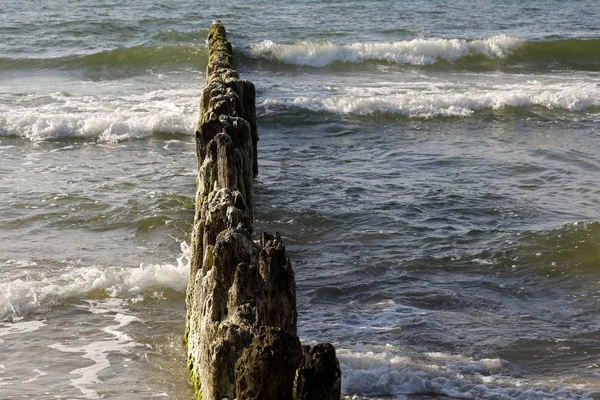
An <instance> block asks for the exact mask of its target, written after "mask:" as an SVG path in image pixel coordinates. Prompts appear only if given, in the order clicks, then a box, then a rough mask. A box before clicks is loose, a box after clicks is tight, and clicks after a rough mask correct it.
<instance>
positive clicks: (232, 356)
mask: <svg viewBox="0 0 600 400" xmlns="http://www.w3.org/2000/svg"><path fill="white" fill-rule="evenodd" d="M208 48H209V62H208V66H207V69H206V87H205V88H204V90H203V92H202V97H201V100H200V120H199V124H198V130H197V132H196V145H197V150H196V152H197V157H198V179H197V193H196V212H195V219H194V227H193V231H192V257H191V271H190V280H189V284H188V289H187V298H186V302H187V320H186V334H185V341H186V345H187V359H188V369H189V377H190V381H191V382H192V383H193V384H194V386H195V388H196V390H197V393H198V397H199V398H202V399H204V400H217V399H218V400H222V399H230V400H233V399H238V400H246V399H254V400H271V399H272V400H286V399H293V400H301V399H302V400H309V399H314V400H329V399H336V400H337V399H339V398H340V386H341V375H340V369H339V363H338V361H337V358H336V356H335V349H334V348H333V346H332V345H330V344H318V345H316V346H314V347H312V348H310V347H308V346H302V345H301V344H300V340H299V339H298V335H297V329H296V323H297V311H296V282H295V279H294V271H293V269H292V265H291V263H290V260H289V258H288V256H287V254H286V251H285V247H284V245H283V242H282V240H281V237H280V236H279V234H275V235H271V234H268V233H264V234H263V235H262V237H261V238H260V240H258V241H254V240H253V239H252V233H253V225H252V223H253V200H252V185H253V179H254V176H255V175H256V174H257V173H258V162H257V146H256V145H257V141H258V135H257V130H256V111H255V93H256V91H255V88H254V85H253V84H252V83H251V82H248V81H246V80H242V79H240V78H239V75H238V73H237V72H236V71H234V70H233V69H232V62H233V52H232V48H231V44H230V43H229V42H228V41H227V39H226V33H225V28H224V27H223V25H222V24H221V23H220V22H219V21H217V22H214V23H213V24H212V25H211V27H210V31H209V35H208Z"/></svg>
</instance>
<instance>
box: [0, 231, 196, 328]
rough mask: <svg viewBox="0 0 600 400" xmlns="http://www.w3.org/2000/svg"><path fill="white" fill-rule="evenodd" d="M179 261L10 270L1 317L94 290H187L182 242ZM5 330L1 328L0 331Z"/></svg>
mask: <svg viewBox="0 0 600 400" xmlns="http://www.w3.org/2000/svg"><path fill="white" fill-rule="evenodd" d="M181 249H182V254H181V256H180V257H179V258H178V259H177V264H162V265H159V264H153V265H140V266H139V267H138V268H131V267H122V266H108V267H104V266H102V267H101V266H89V267H67V268H65V269H63V270H60V271H54V272H52V271H48V270H43V269H41V268H33V269H31V270H27V269H25V270H23V269H19V270H9V271H8V272H7V274H6V276H5V277H4V278H3V279H2V281H0V321H2V320H13V321H14V320H19V319H21V318H23V317H24V316H26V315H29V314H31V313H34V312H36V311H44V310H47V309H48V308H50V307H52V306H55V305H57V304H64V303H65V302H68V301H69V300H70V299H81V298H85V297H86V296H87V295H88V294H89V293H90V292H92V291H103V292H105V293H106V294H107V295H108V296H112V297H123V298H128V299H134V300H135V299H136V298H137V297H138V296H139V295H140V294H143V293H145V292H146V291H152V290H165V289H171V290H175V291H179V292H184V291H185V288H186V285H187V279H188V275H189V257H190V251H189V247H188V246H187V244H186V243H181ZM0 332H1V331H0Z"/></svg>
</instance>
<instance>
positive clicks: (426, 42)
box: [249, 35, 524, 67]
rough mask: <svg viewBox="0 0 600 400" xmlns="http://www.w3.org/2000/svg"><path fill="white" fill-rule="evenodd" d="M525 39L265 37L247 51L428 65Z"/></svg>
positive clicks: (302, 59)
mask: <svg viewBox="0 0 600 400" xmlns="http://www.w3.org/2000/svg"><path fill="white" fill-rule="evenodd" d="M523 43H524V42H523V41H521V40H519V39H516V38H512V37H508V36H505V35H499V36H494V37H490V38H487V39H482V40H471V41H469V40H464V39H441V38H419V39H413V40H409V41H400V42H391V43H352V44H335V43H332V42H329V41H327V42H300V43H293V44H283V43H275V42H273V41H271V40H265V41H263V42H261V43H258V44H256V45H253V46H252V47H251V48H250V51H249V52H250V55H251V56H253V57H256V58H267V59H269V60H273V61H279V62H282V63H287V64H296V65H305V66H312V67H324V66H326V65H330V64H332V63H334V62H352V63H358V62H363V61H369V60H377V61H387V62H392V63H397V64H409V65H430V64H435V63H436V62H438V61H439V60H445V61H448V62H455V61H457V60H459V59H461V58H465V57H468V56H484V57H486V58H489V59H501V58H507V57H508V56H510V55H511V54H512V53H513V51H514V50H516V49H517V48H518V47H519V46H522V44H523Z"/></svg>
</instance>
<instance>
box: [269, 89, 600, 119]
mask: <svg viewBox="0 0 600 400" xmlns="http://www.w3.org/2000/svg"><path fill="white" fill-rule="evenodd" d="M429 86H430V88H429V89H428V90H423V88H411V87H410V86H406V87H397V85H396V83H392V82H390V87H389V88H388V89H385V90H382V89H381V88H372V87H345V86H342V87H339V88H336V89H335V90H332V92H333V93H331V95H329V96H322V95H321V96H319V97H317V98H315V97H309V96H294V97H277V98H267V99H264V100H263V101H262V102H261V103H260V105H261V106H262V107H264V108H265V109H266V110H269V109H271V108H273V107H281V106H282V107H288V108H301V109H306V110H309V111H314V112H330V113H335V114H354V115H373V114H392V115H393V114H397V115H402V116H406V117H409V118H434V117H469V116H471V115H473V113H474V112H476V111H480V110H485V109H490V110H501V109H504V108H509V107H515V108H516V107H533V106H539V107H543V108H545V109H547V110H554V109H557V110H566V111H572V112H581V111H585V110H587V109H590V108H595V107H600V87H599V86H598V85H597V84H594V83H589V82H588V83H583V82H565V83H554V82H547V83H541V82H539V81H533V82H524V83H520V84H506V83H504V84H498V85H490V86H481V85H473V86H471V87H468V86H467V87H466V88H465V85H464V83H460V82H459V83H456V84H455V85H454V87H452V85H451V84H448V83H445V84H443V85H442V86H441V87H437V86H435V85H433V84H430V85H429Z"/></svg>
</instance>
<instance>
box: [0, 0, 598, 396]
mask: <svg viewBox="0 0 600 400" xmlns="http://www.w3.org/2000/svg"><path fill="white" fill-rule="evenodd" d="M213 19H220V20H221V21H223V23H224V25H225V26H226V28H227V30H228V35H229V39H230V40H231V41H232V43H233V46H234V51H235V54H236V56H237V69H238V70H239V72H240V73H241V75H242V76H243V77H244V78H247V79H249V80H251V81H252V82H254V84H255V85H256V87H257V91H258V95H257V113H258V126H259V135H260V141H259V168H260V173H259V176H258V178H257V181H256V184H255V196H256V197H255V203H256V213H255V227H256V230H257V231H258V232H261V231H264V230H268V231H279V232H280V233H281V234H282V236H283V237H284V240H285V243H286V246H287V249H288V252H289V255H290V256H291V259H292V262H293V265H294V268H295V271H296V278H297V285H298V290H297V293H298V311H299V335H300V337H301V339H302V341H304V342H305V343H309V344H310V343H313V342H317V341H331V342H333V343H334V344H335V346H336V349H337V353H338V357H339V360H340V364H341V368H342V374H343V382H342V390H343V394H344V396H345V397H346V398H348V399H351V398H355V399H358V398H361V399H365V398H366V399H406V398H458V399H594V398H595V399H598V398H600V313H599V312H598V311H599V308H600V27H599V25H598V21H600V8H599V7H598V4H597V2H596V1H594V0H581V1H560V2H559V1H555V0H547V1H530V2H516V1H505V2H497V1H496V2H495V1H490V0H477V1H470V2H469V1H465V0H459V1H455V2H451V3H449V2H442V1H437V0H419V1H416V0H412V1H404V2H396V1H384V0H380V1H376V0H363V1H344V2H342V1H306V0H301V1H295V2H276V1H269V2H258V1H238V0H232V1H229V2H227V3H226V4H225V3H221V2H212V3H208V4H200V3H198V2H192V1H189V0H172V1H169V2H152V3H151V2H144V1H141V0H130V1H107V0H99V1H95V2H87V1H81V0H79V1H65V0H48V1H42V2H37V3H33V2H31V1H29V0H27V1H24V2H8V1H4V0H0V398H2V399H17V398H35V399H54V398H57V399H97V398H106V399H149V398H169V399H190V398H193V393H192V389H191V388H190V386H189V384H188V382H187V371H186V361H185V355H184V349H183V346H182V337H183V330H184V319H185V304H184V297H185V288H186V285H187V279H188V274H189V248H188V243H189V236H190V230H191V224H192V218H193V208H194V189H195V176H196V160H195V143H194V131H195V124H196V120H197V119H198V105H199V96H200V93H201V90H202V87H203V82H204V77H205V76H204V68H205V66H206V62H207V50H206V35H207V29H208V27H209V25H210V23H211V21H212V20H213Z"/></svg>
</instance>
